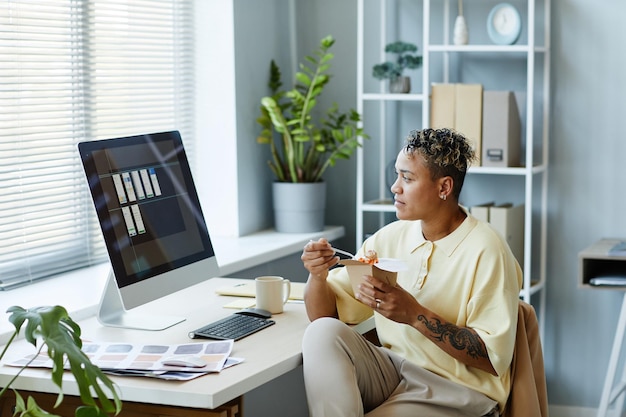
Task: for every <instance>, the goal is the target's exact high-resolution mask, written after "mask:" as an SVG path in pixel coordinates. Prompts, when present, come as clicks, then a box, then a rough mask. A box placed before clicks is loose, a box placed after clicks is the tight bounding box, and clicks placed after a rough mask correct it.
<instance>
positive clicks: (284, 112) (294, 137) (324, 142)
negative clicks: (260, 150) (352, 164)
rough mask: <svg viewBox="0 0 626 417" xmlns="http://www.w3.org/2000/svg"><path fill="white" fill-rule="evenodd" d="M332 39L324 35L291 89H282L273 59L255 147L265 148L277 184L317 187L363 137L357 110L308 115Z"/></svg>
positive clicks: (323, 78)
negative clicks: (331, 168) (260, 128)
mask: <svg viewBox="0 0 626 417" xmlns="http://www.w3.org/2000/svg"><path fill="white" fill-rule="evenodd" d="M334 43H335V40H334V39H333V37H332V36H326V37H325V38H323V39H322V40H321V42H320V45H319V48H318V49H317V50H316V51H315V53H314V56H307V57H306V61H307V63H308V65H307V64H306V63H301V64H300V71H299V72H297V73H296V76H295V78H296V81H297V82H296V84H295V86H294V87H293V88H292V89H290V90H288V91H285V90H281V87H282V81H281V72H280V68H279V67H278V66H277V65H276V63H275V62H274V61H273V60H272V61H271V63H270V79H269V83H268V86H269V87H270V90H271V92H272V95H271V96H267V97H263V98H262V99H261V115H260V116H259V117H258V118H257V122H258V123H259V124H260V125H261V126H262V127H263V130H262V131H261V133H260V135H259V136H258V138H257V142H258V143H260V144H266V145H269V146H270V149H271V153H272V160H271V161H268V164H269V166H270V169H271V170H272V172H273V173H274V175H275V176H276V179H277V180H278V181H279V182H296V183H302V182H319V181H321V179H322V175H323V174H324V172H325V171H326V169H327V168H328V167H331V166H334V165H335V163H336V161H337V160H338V159H349V158H350V156H351V155H352V153H353V152H354V150H355V149H356V148H357V147H358V146H359V144H360V143H359V138H364V139H365V138H367V136H366V135H365V134H364V133H363V129H362V128H361V126H360V124H359V123H360V121H361V116H360V115H359V113H358V112H357V111H356V110H353V109H352V110H349V111H348V112H341V111H339V107H338V105H337V104H336V103H334V104H333V105H332V106H331V107H330V108H328V109H327V110H326V112H325V117H324V116H321V117H319V118H318V119H317V120H318V121H316V119H315V117H314V114H313V111H314V109H315V107H316V105H317V103H318V97H319V96H320V95H321V94H322V92H323V91H324V87H326V85H327V84H328V82H329V81H330V78H331V76H330V74H329V73H328V70H329V69H330V61H331V60H332V59H333V54H332V53H330V52H329V49H330V48H331V47H332V46H333V44H334Z"/></svg>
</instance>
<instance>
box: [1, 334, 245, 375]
mask: <svg viewBox="0 0 626 417" xmlns="http://www.w3.org/2000/svg"><path fill="white" fill-rule="evenodd" d="M232 349H233V341H232V340H219V341H211V342H204V343H198V342H193V343H185V344H178V345H165V344H157V343H155V344H145V345H144V344H133V343H125V342H119V343H109V342H107V343H97V342H89V343H87V342H85V343H83V347H82V351H83V352H84V353H85V354H86V355H87V356H88V357H89V359H90V360H91V362H92V363H93V364H94V365H96V366H97V367H99V368H101V369H102V370H105V371H106V370H115V371H129V372H131V373H132V372H135V373H141V372H149V373H152V374H156V373H158V372H167V371H176V372H188V373H207V372H220V371H221V370H222V369H223V368H224V364H225V363H226V360H227V359H228V357H229V356H230V353H231V351H232ZM44 352H45V349H44V351H42V353H40V354H39V355H38V356H37V358H36V359H35V360H33V361H32V362H31V363H30V364H28V362H29V361H30V360H31V359H32V358H33V356H34V354H29V355H27V356H25V357H23V358H21V359H18V360H16V361H13V362H9V363H7V365H9V366H18V367H22V366H24V365H26V364H28V366H29V367H32V368H52V365H53V364H52V360H51V359H50V358H49V357H48V355H46V354H44ZM176 355H181V356H182V355H185V356H186V355H197V356H199V357H200V358H202V359H203V360H204V361H205V362H206V363H207V365H206V366H204V367H201V368H190V367H182V366H169V365H164V364H163V361H164V360H165V359H166V358H170V357H175V356H176ZM146 376H152V375H146Z"/></svg>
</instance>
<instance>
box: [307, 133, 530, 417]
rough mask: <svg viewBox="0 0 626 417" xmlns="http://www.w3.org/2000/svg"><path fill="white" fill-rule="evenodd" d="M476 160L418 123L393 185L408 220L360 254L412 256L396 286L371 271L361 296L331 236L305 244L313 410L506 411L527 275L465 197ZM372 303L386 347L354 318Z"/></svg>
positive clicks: (457, 139) (457, 142)
mask: <svg viewBox="0 0 626 417" xmlns="http://www.w3.org/2000/svg"><path fill="white" fill-rule="evenodd" d="M473 159H474V153H473V150H472V148H471V146H470V145H469V143H468V141H467V140H466V139H465V138H464V137H463V136H462V135H461V134H459V133H457V132H454V131H452V130H449V129H424V130H422V131H412V132H410V134H409V136H408V138H407V142H406V145H405V146H404V147H403V149H402V150H401V151H400V152H399V153H398V156H397V158H396V163H395V170H396V173H397V178H396V180H395V182H394V184H393V185H392V187H391V191H392V192H393V194H394V200H395V203H394V205H395V209H396V215H397V217H398V219H399V220H398V221H396V222H393V223H391V224H389V225H387V226H385V227H383V228H382V229H380V230H379V231H378V232H376V233H375V234H374V235H373V236H372V237H370V238H369V239H367V240H366V241H365V242H364V244H363V246H362V247H361V248H360V250H359V253H358V254H357V257H359V256H363V254H365V253H367V251H370V250H374V251H376V253H377V254H378V256H379V257H384V258H397V259H401V260H403V261H404V262H405V263H406V264H407V265H408V269H407V270H406V271H403V272H399V273H398V280H397V281H398V282H397V285H396V286H390V285H388V284H386V283H384V282H381V281H379V280H377V279H376V278H374V277H372V276H365V277H364V283H363V284H361V285H360V287H359V291H358V292H357V293H356V294H354V293H353V291H352V288H351V286H350V281H349V279H348V275H347V273H346V271H345V268H335V269H333V270H332V271H330V272H329V269H330V268H331V267H332V266H334V265H335V264H337V263H338V261H339V258H338V257H337V256H335V253H334V251H333V249H332V247H331V246H330V244H329V243H328V242H327V241H326V240H324V239H320V240H319V241H317V242H311V243H309V244H307V245H306V246H305V248H304V251H303V253H302V261H303V263H304V266H305V268H306V269H307V270H308V271H309V278H308V281H307V285H306V290H305V302H306V309H307V313H308V316H309V318H310V320H311V321H312V323H311V325H310V326H309V328H308V329H307V331H306V333H305V336H304V340H303V356H304V380H305V388H306V392H307V399H308V403H309V410H310V415H311V416H313V417H315V416H362V415H363V414H364V413H367V415H368V416H405V415H406V416H429V417H433V416H486V415H489V416H497V415H499V414H498V413H499V411H501V410H502V409H503V407H504V404H505V403H506V399H507V397H508V393H509V389H510V372H509V366H510V363H511V358H512V355H513V346H514V342H515V329H516V323H517V307H518V301H519V290H520V288H521V285H522V272H521V269H520V267H519V265H518V263H517V261H516V260H515V258H514V256H513V255H512V253H511V251H510V249H509V248H508V245H507V244H506V242H505V241H504V240H503V239H502V237H501V236H499V235H498V234H497V232H495V231H494V230H493V229H492V228H491V227H490V226H489V225H488V224H486V223H484V222H480V221H478V220H476V219H475V218H474V217H472V216H471V215H469V213H468V211H467V210H466V209H465V208H463V207H461V206H460V205H459V202H458V200H459V195H460V193H461V188H462V186H463V180H464V178H465V174H466V172H467V168H468V167H469V165H470V163H471V161H472V160H473ZM372 311H373V312H374V317H375V321H376V329H377V332H378V337H379V339H380V341H381V344H382V347H378V346H375V345H373V344H371V343H369V342H367V341H366V340H365V339H364V338H363V337H361V336H360V335H358V334H357V333H356V332H354V331H353V330H352V329H350V327H349V326H347V325H345V324H344V322H345V323H358V322H360V321H362V320H364V319H365V318H367V317H369V316H370V315H371V314H372ZM338 319H339V320H338Z"/></svg>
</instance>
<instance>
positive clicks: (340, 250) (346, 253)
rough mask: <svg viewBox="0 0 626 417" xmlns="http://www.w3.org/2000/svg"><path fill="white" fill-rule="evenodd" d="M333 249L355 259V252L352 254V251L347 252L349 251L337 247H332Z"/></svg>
mask: <svg viewBox="0 0 626 417" xmlns="http://www.w3.org/2000/svg"><path fill="white" fill-rule="evenodd" d="M332 250H334V251H335V252H336V253H340V254H342V255H346V256H349V257H350V259H354V255H353V254H351V253H350V252H347V251H345V250H342V249H337V248H332Z"/></svg>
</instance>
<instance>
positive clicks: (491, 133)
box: [482, 90, 522, 167]
mask: <svg viewBox="0 0 626 417" xmlns="http://www.w3.org/2000/svg"><path fill="white" fill-rule="evenodd" d="M482 117H483V134H482V139H483V143H482V153H483V155H482V165H483V166H489V167H515V166H520V165H521V161H520V155H521V147H522V144H521V124H520V116H519V110H518V107H517V101H516V100H515V94H513V92H512V91H488V90H486V91H485V92H484V93H483V116H482Z"/></svg>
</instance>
